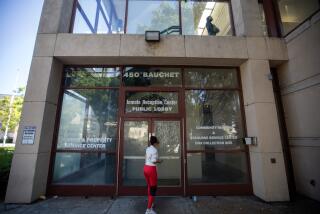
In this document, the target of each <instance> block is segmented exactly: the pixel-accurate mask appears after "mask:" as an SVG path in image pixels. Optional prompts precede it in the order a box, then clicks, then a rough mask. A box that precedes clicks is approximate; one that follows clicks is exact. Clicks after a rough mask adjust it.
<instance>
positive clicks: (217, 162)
mask: <svg viewBox="0 0 320 214" xmlns="http://www.w3.org/2000/svg"><path fill="white" fill-rule="evenodd" d="M187 161H188V181H189V183H190V184H205V183H211V184H216V183H225V184H233V183H247V182H248V171H247V160H246V155H245V153H189V154H188V156H187Z"/></svg>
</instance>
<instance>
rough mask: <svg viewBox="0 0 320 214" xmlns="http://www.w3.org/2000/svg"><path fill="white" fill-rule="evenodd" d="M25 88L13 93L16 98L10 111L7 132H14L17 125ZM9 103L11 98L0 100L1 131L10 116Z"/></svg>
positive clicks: (4, 128)
mask: <svg viewBox="0 0 320 214" xmlns="http://www.w3.org/2000/svg"><path fill="white" fill-rule="evenodd" d="M24 92H25V88H24V87H21V88H18V89H17V90H15V91H14V93H15V94H16V97H15V98H14V100H13V103H12V106H11V109H12V112H11V118H10V122H9V132H14V131H15V129H16V127H17V126H18V124H19V121H20V116H21V111H22V106H23V98H24ZM10 102H11V96H5V97H3V98H2V99H0V121H1V123H2V127H1V131H3V132H4V131H5V130H6V124H7V122H8V119H9V114H10Z"/></svg>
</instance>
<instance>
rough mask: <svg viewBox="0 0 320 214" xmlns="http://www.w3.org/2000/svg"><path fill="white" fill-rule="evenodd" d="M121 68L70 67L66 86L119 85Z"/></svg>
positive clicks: (67, 71) (67, 70)
mask: <svg viewBox="0 0 320 214" xmlns="http://www.w3.org/2000/svg"><path fill="white" fill-rule="evenodd" d="M120 74H121V71H120V68H118V67H115V68H68V69H66V76H65V82H64V85H65V86H66V87H81V86H82V87H96V86H113V87H116V86H119V85H120Z"/></svg>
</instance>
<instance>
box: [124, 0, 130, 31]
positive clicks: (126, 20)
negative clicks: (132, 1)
mask: <svg viewBox="0 0 320 214" xmlns="http://www.w3.org/2000/svg"><path fill="white" fill-rule="evenodd" d="M128 7H129V0H126V12H125V18H124V20H125V21H124V34H126V33H127V26H128Z"/></svg>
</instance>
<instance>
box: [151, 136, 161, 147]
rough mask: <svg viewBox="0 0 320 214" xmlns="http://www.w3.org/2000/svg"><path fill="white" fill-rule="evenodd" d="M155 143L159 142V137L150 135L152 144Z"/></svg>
mask: <svg viewBox="0 0 320 214" xmlns="http://www.w3.org/2000/svg"><path fill="white" fill-rule="evenodd" d="M155 143H159V141H158V139H157V137H156V136H151V137H150V144H151V145H153V144H155Z"/></svg>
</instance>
